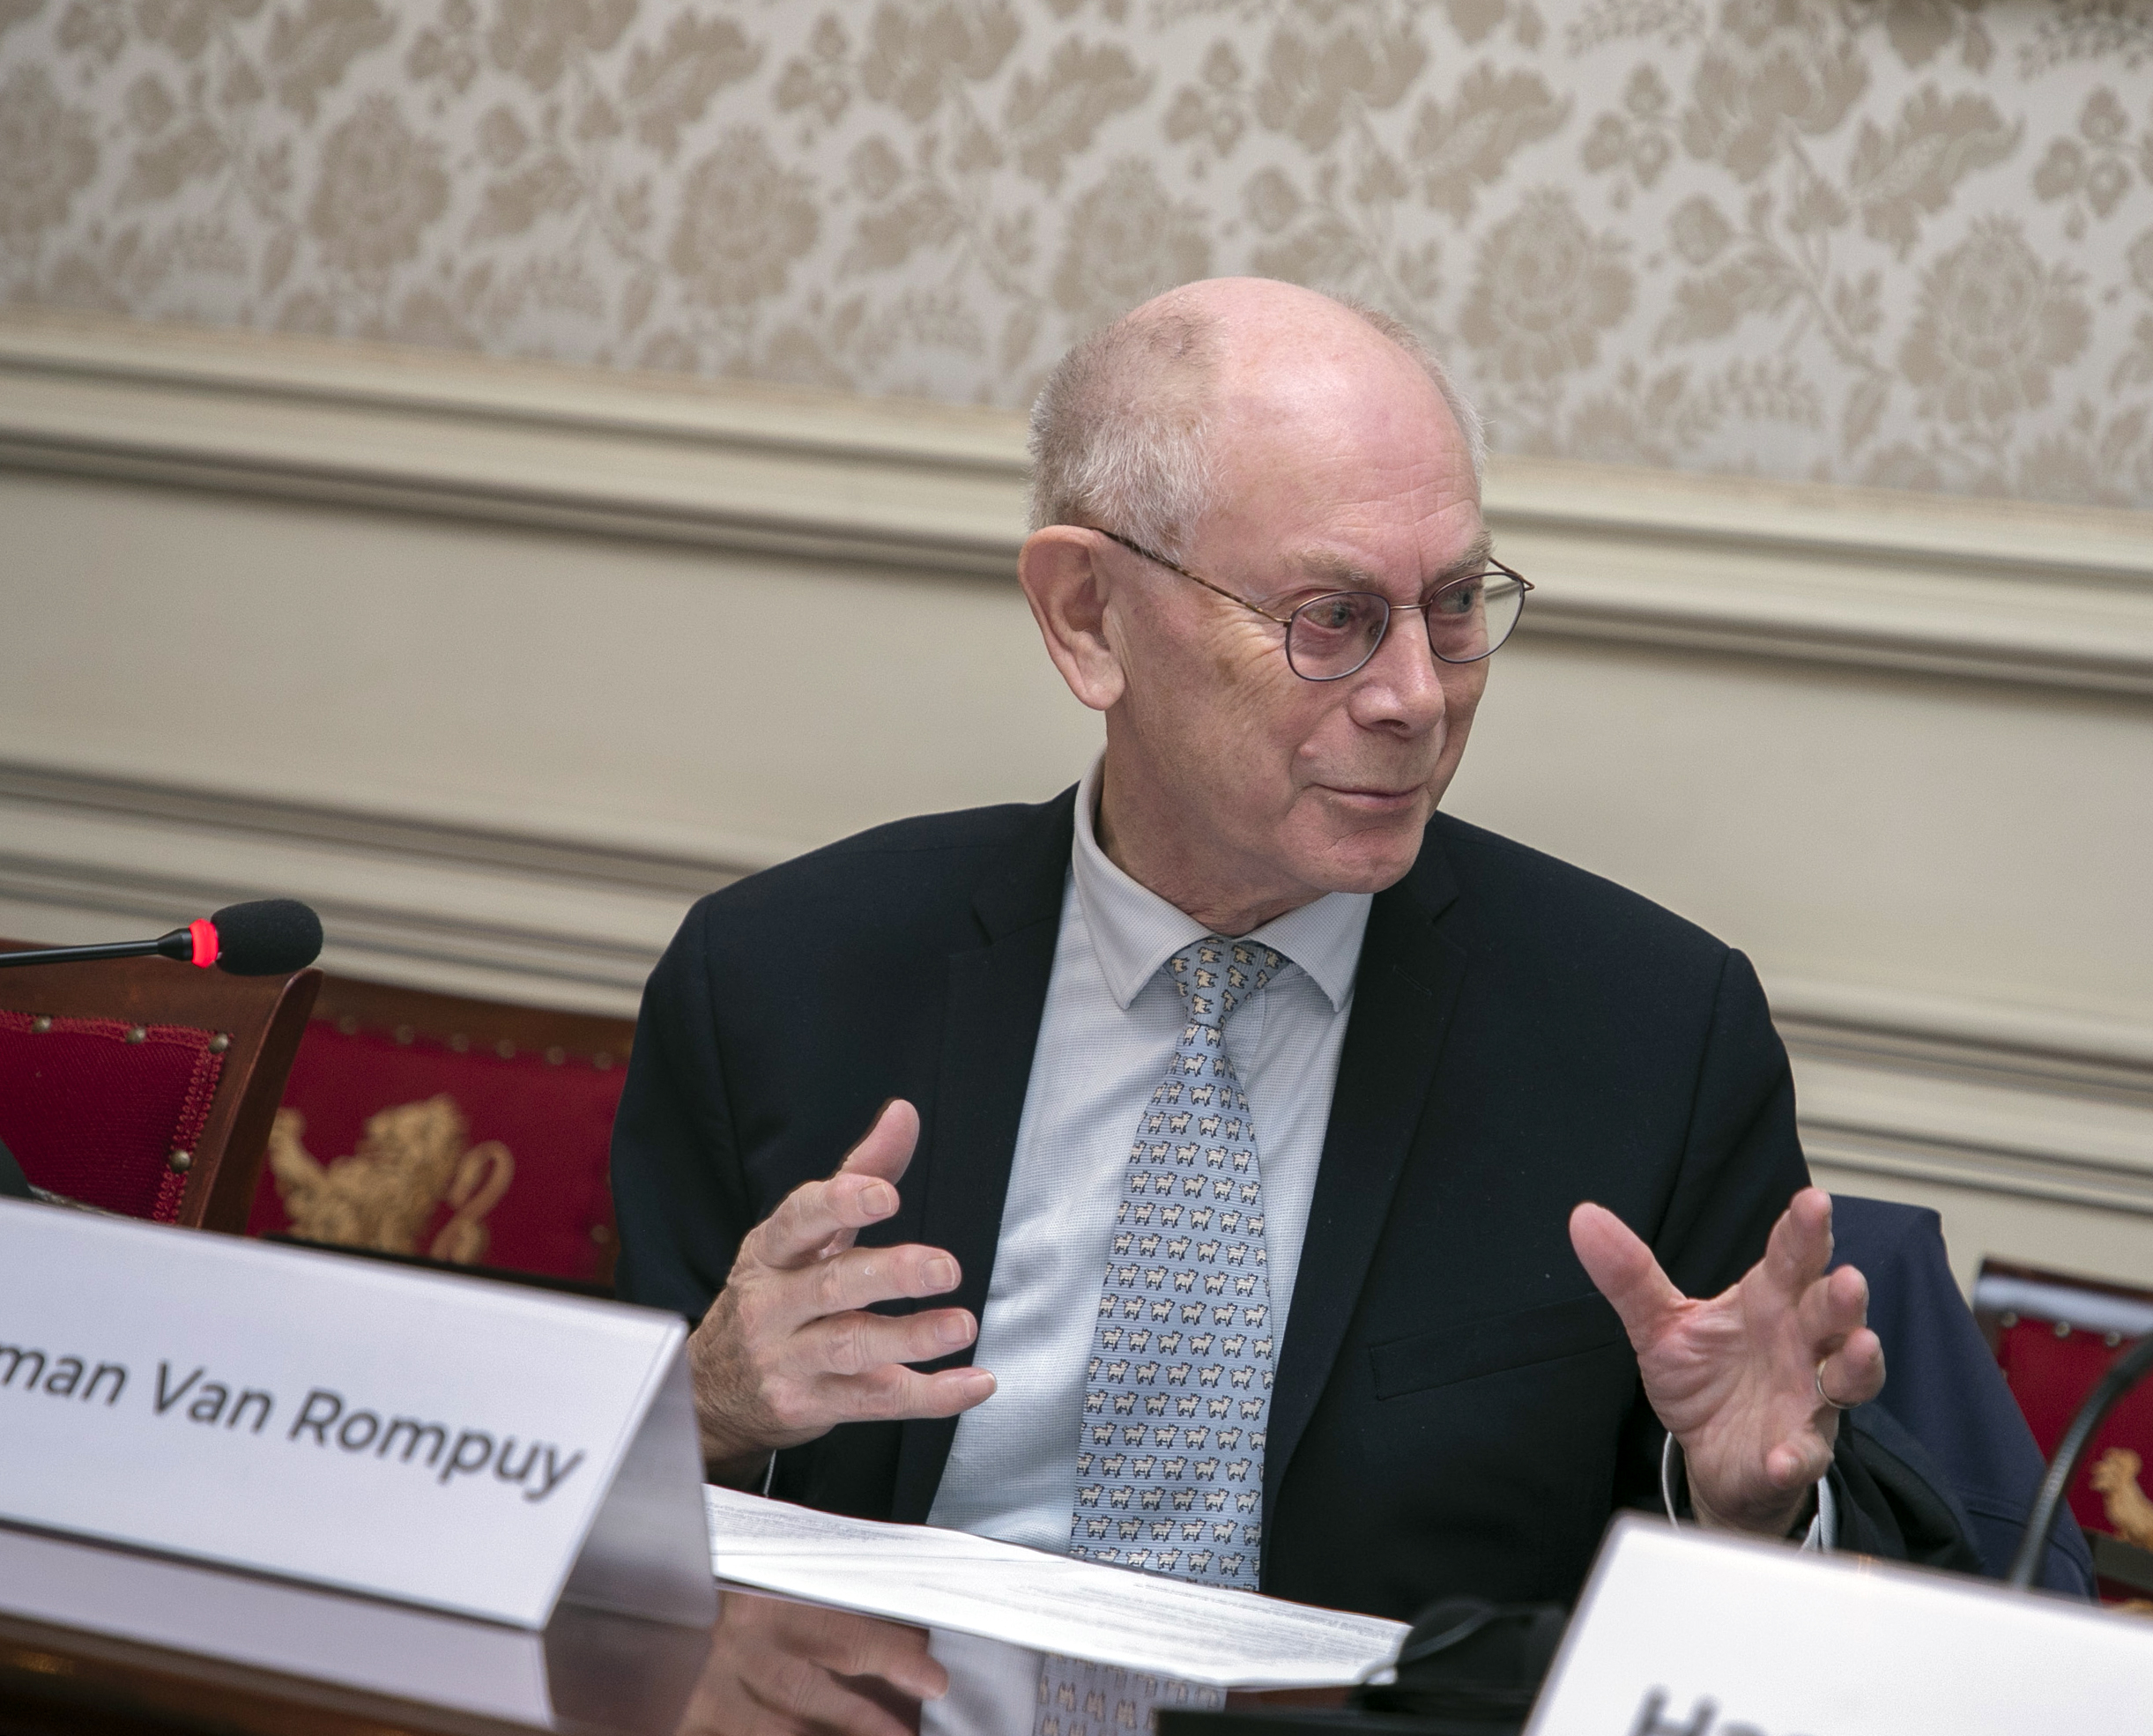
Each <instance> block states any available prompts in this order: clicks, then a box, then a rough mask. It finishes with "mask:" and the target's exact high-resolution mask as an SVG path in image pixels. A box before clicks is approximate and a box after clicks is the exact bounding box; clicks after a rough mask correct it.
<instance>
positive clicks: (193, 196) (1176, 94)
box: [0, 0, 2153, 507]
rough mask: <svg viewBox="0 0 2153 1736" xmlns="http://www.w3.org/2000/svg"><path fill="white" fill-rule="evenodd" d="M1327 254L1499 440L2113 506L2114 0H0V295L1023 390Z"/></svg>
mask: <svg viewBox="0 0 2153 1736" xmlns="http://www.w3.org/2000/svg"><path fill="white" fill-rule="evenodd" d="M1224 271H1258V272H1263V273H1267V274H1270V275H1273V276H1280V277H1287V278H1296V279H1299V280H1302V281H1304V282H1309V283H1313V284H1318V285H1320V286H1327V287H1336V288H1340V289H1345V290H1348V291H1352V292H1354V293H1358V294H1360V295H1362V296H1364V297H1367V298H1369V299H1370V300H1375V301H1377V302H1379V303H1382V304H1384V305H1385V306H1388V307H1390V308H1393V309H1394V310H1395V311H1397V312H1398V313H1399V314H1400V315H1405V316H1407V317H1408V318H1410V319H1412V320H1414V321H1415V322H1416V323H1419V324H1420V325H1422V327H1423V328H1424V329H1425V330H1427V331H1428V332H1429V334H1430V335H1431V336H1432V337H1433V338H1435V339H1436V340H1437V343H1438V344H1440V345H1443V346H1444V348H1445V349H1446V350H1448V351H1449V352H1451V353H1452V354H1453V355H1454V356H1455V357H1456V359H1457V362H1458V366H1459V373H1460V374H1461V375H1462V376H1463V378H1464V380H1465V382H1466V385H1467V387H1468V388H1469V389H1471V390H1472V391H1473V392H1474V394H1475V395H1476V396H1477V397H1478V398H1479V399H1480V400H1481V403H1482V404H1483V406H1484V407H1485V409H1486V411H1487V412H1488V414H1489V420H1490V423H1491V425H1492V430H1493V433H1494V436H1495V439H1496V443H1497V444H1498V446H1500V447H1503V448H1506V449H1515V450H1520V451H1533V452H1549V453H1557V454H1564V455H1571V456H1581V457H1591V458H1598V459H1606V460H1612V461H1617V462H1623V463H1642V464H1662V465H1674V466H1678V467H1684V468H1696V469H1711V470H1735V471H1756V472H1761V473H1764V474H1767V475H1772V476H1778V477H1785V478H1791V479H1811V478H1814V479H1830V480H1839V481H1852V482H1871V483H1882V484H1887V485H1890V486H1904V487H1913V488H1941V489H1946V490H1957V491H1977V492H1985V493H2016V494H2023V495H2028V496H2033V497H2038V498H2042V499H2049V500H2059V501H2108V502H2112V503H2118V504H2123V505H2134V506H2139V507H2153V0H2038V4H2034V0H1991V3H1990V4H1986V5H1983V4H1979V0H1965V3H1964V4H1962V3H1961V0H1537V4H1536V0H1429V3H1428V4H1415V3H1414V0H1368V3H1367V4H1348V0H876V3H875V4H866V3H865V0H860V3H859V4H810V0H739V4H718V3H717V0H699V4H672V3H671V0H412V4H391V0H0V295H4V296H5V297H6V298H8V299H11V300H17V301H22V300H31V301H40V302H46V303H54V304H64V305H77V306H84V307H93V308H111V309H115V310H119V311H122V312H125V313H129V314H133V315H140V316H143V317H150V318H158V319H182V320H197V321H204V322H209V323H217V324H234V325H247V326H257V327H264V328H284V329H290V330H304V331H309V332H334V333H343V334H346V335H353V336H366V337H383V338H395V339H399V340H404V341H411V342H417V343H420V344H442V345H471V346H477V347H479V348H483V349H486V350H491V351H496V352H503V353H514V354H524V355H543V356H553V357H560V358H564V359H568V360H579V361H588V362H595V363H600V364H605V365H612V366H633V367H656V368H664V369H676V370H681V371H685V372H691V373H706V374H743V375H754V376H756V377H760V378H766V379H776V380H791V381H800V382H812V383H815V384H820V385H828V386H832V387H836V388H840V389H847V390H855V391H862V392H872V393H894V394H904V395H912V396H923V397H935V398H945V399H953V400H959V401H968V402H969V401H976V402H982V403H988V404H1005V405H1021V404H1023V403H1025V402H1026V400H1027V399H1028V396H1029V394H1030V392H1031V390H1032V389H1033V387H1034V385H1035V383H1036V381H1037V379H1038V377H1039V374H1040V371H1041V370H1042V369H1043V367H1045V366H1046V365H1047V364H1048V363H1049V362H1050V361H1051V360H1052V358H1053V357H1054V356H1055V354H1057V353H1058V351H1059V350H1060V349H1061V347H1062V346H1063V345H1065V343H1067V342H1068V340H1069V339H1070V338H1072V337H1073V336H1074V335H1076V334H1077V333H1080V332H1081V331H1083V330H1087V329H1088V328H1089V327H1091V326H1093V325H1095V324H1096V323H1099V322H1100V321H1102V320H1103V319H1106V318H1108V317H1109V316H1110V315H1113V314H1114V313H1116V312H1117V311H1118V310H1119V309H1120V308H1124V307H1125V306H1127V305H1129V304H1130V303H1131V302H1132V301H1134V300H1137V299H1139V298H1140V297H1141V296H1143V295H1144V294H1146V293H1148V292H1150V291H1151V290H1153V289H1154V288H1157V287H1159V286H1163V285H1166V284H1169V283H1171V282H1174V281H1176V280H1178V279H1182V278H1192V277H1198V276H1202V275H1206V274H1209V273H1214V272H1224Z"/></svg>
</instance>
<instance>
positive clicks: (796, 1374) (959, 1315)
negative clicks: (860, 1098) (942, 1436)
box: [687, 1099, 994, 1485]
mask: <svg viewBox="0 0 2153 1736" xmlns="http://www.w3.org/2000/svg"><path fill="white" fill-rule="evenodd" d="M918 1139H919V1111H918V1110H917V1109H914V1108H913V1107H912V1106H911V1104H909V1103H908V1102H904V1101H903V1100H902V1099H895V1100H893V1101H892V1102H888V1103H886V1104H884V1105H883V1108H882V1112H881V1114H880V1115H879V1116H877V1117H875V1120H874V1124H873V1125H872V1127H870V1128H869V1129H868V1130H867V1132H866V1135H865V1137H864V1138H863V1139H861V1140H860V1142H859V1144H857V1146H853V1147H852V1149H851V1150H850V1152H848V1153H847V1154H845V1161H843V1163H842V1164H840V1165H839V1166H838V1168H837V1173H836V1174H835V1175H834V1176H830V1177H829V1178H828V1180H827V1181H820V1182H809V1183H806V1184H805V1185H803V1186H801V1187H798V1188H795V1189H794V1190H793V1191H791V1193H790V1194H788V1195H786V1196H785V1198H784V1200H783V1202H782V1203H781V1204H780V1205H779V1206H778V1208H777V1209H776V1211H775V1212H773V1213H770V1215H769V1216H768V1218H766V1219H764V1220H763V1221H762V1222H761V1223H760V1224H758V1225H756V1226H755V1228H754V1229H753V1230H751V1231H749V1232H748V1235H747V1239H746V1241H744V1242H742V1243H740V1251H739V1256H738V1257H736V1258H735V1259H734V1261H733V1263H732V1272H731V1276H729V1277H728V1278H727V1279H726V1280H725V1287H724V1289H722V1290H720V1291H719V1292H718V1293H717V1300H716V1301H715V1302H712V1303H711V1304H710V1311H709V1313H708V1314H706V1315H704V1316H703V1317H702V1324H701V1325H700V1326H698V1327H696V1328H695V1330H694V1333H692V1334H691V1335H690V1337H689V1339H688V1341H687V1356H688V1369H689V1372H690V1374H691V1375H692V1376H693V1377H694V1387H695V1419H696V1422H697V1424H698V1426H699V1428H700V1429H701V1433H702V1457H703V1463H704V1465H705V1467H706V1469H707V1471H708V1473H709V1476H710V1477H711V1478H712V1479H713V1480H716V1481H718V1482H723V1483H732V1484H736V1485H738V1484H745V1483H746V1482H749V1481H751V1480H753V1479H754V1477H755V1476H757V1475H758V1474H759V1473H761V1470H762V1467H763V1465H764V1464H765V1463H766V1462H767V1461H768V1458H769V1456H770V1455H771V1453H773V1452H775V1451H776V1450H777V1449H779V1448H780V1447H793V1446H798V1445H799V1443H801V1442H803V1441H812V1440H813V1439H814V1438H815V1437H816V1436H819V1435H825V1434H828V1432H829V1431H830V1429H832V1428H835V1426H836V1425H837V1424H839V1423H841V1422H864V1421H889V1420H892V1419H894V1418H899V1417H928V1416H954V1415H955V1414H956V1413H958V1412H960V1411H968V1410H969V1409H971V1407H972V1406H974V1405H976V1404H978V1403H979V1402H980V1401H981V1400H982V1399H984V1398H987V1397H988V1396H989V1395H990V1394H991V1393H992V1392H993V1391H994V1376H992V1375H991V1374H989V1373H988V1372H987V1371H986V1370H985V1369H943V1370H942V1371H941V1372H940V1373H939V1374H932V1375H924V1374H920V1373H918V1372H917V1371H916V1370H914V1369H909V1368H907V1367H905V1364H906V1363H908V1362H930V1361H935V1360H937V1359H939V1358H940V1357H944V1356H947V1355H948V1354H950V1352H952V1351H953V1350H958V1349H961V1348H962V1347H964V1346H966V1345H968V1344H969V1343H971V1341H972V1339H974V1337H976V1335H977V1333H978V1331H979V1327H978V1323H977V1322H976V1321H975V1320H974V1319H973V1318H972V1317H971V1315H970V1314H969V1313H968V1312H967V1311H966V1310H965V1309H961V1308H939V1309H929V1310H926V1311H924V1312H922V1313H917V1314H907V1315H900V1316H889V1315H881V1314H870V1313H868V1312H866V1309H867V1308H868V1306H869V1304H871V1303H873V1302H888V1301H891V1300H893V1299H895V1298H896V1297H899V1296H939V1295H947V1293H948V1292H949V1291H951V1290H954V1289H955V1288H956V1287H957V1280H958V1277H959V1273H958V1270H957V1262H956V1260H955V1259H954V1258H953V1257H951V1256H950V1255H948V1254H946V1253H944V1252H943V1251H942V1250H940V1249H939V1248H922V1247H919V1246H917V1244H911V1243H908V1244H906V1245H905V1246H903V1247H899V1248H856V1247H854V1246H853V1243H854V1241H855V1239H856V1238H857V1236H858V1235H859V1232H860V1231H861V1230H863V1229H865V1228H866V1227H867V1226H868V1225H870V1224H874V1223H880V1222H881V1220H883V1219H885V1218H887V1217H888V1216H889V1215H890V1214H891V1213H894V1212H895V1211H896V1209H897V1185H896V1184H897V1182H898V1180H899V1178H900V1177H902V1176H903V1174H904V1172H905V1168H906V1166H907V1165H909V1163H910V1162H911V1161H912V1148H913V1146H915V1145H916V1144H917V1142H918Z"/></svg>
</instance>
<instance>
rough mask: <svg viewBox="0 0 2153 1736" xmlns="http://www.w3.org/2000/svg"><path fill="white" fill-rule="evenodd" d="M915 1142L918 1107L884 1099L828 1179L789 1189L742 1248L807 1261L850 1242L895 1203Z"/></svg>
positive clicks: (774, 1259) (770, 1259)
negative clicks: (862, 1132) (865, 1128)
mask: <svg viewBox="0 0 2153 1736" xmlns="http://www.w3.org/2000/svg"><path fill="white" fill-rule="evenodd" d="M918 1142H919V1111H918V1110H917V1109H914V1108H913V1107H912V1106H911V1104H909V1103H908V1102H905V1101H904V1100H903V1099H902V1097H893V1098H891V1099H890V1101H889V1102H887V1103H885V1104H883V1105H882V1107H881V1109H880V1111H878V1112H877V1114H876V1116H875V1118H874V1120H873V1121H872V1123H871V1124H869V1126H868V1129H867V1131H866V1132H865V1134H863V1135H862V1136H861V1138H860V1141H859V1143H858V1144H857V1145H856V1146H853V1147H852V1149H851V1150H850V1151H849V1152H847V1153H846V1154H845V1156H844V1161H843V1162H842V1163H840V1164H839V1165H838V1166H837V1168H836V1169H835V1171H834V1172H833V1173H832V1174H831V1175H830V1176H829V1177H828V1179H827V1180H824V1181H820V1182H808V1183H804V1184H802V1185H801V1186H799V1187H797V1188H795V1189H793V1191H791V1193H789V1194H787V1195H786V1196H785V1197H784V1198H783V1200H782V1201H780V1202H779V1204H778V1207H777V1209H776V1211H775V1212H773V1213H770V1215H769V1216H768V1218H767V1219H765V1220H763V1221H762V1222H761V1223H760V1224H758V1225H757V1226H756V1227H755V1228H754V1230H752V1231H751V1232H750V1233H749V1234H748V1236H747V1238H746V1242H745V1243H743V1244H742V1248H741V1251H742V1253H743V1254H746V1255H748V1256H749V1257H752V1258H753V1259H754V1261H755V1262H757V1263H758V1264H760V1265H774V1266H780V1267H791V1266H799V1265H810V1264H812V1263H813V1262H814V1261H816V1260H818V1259H826V1258H828V1257H829V1256H830V1255H832V1254H835V1253H838V1252H841V1251H842V1250H844V1249H846V1248H849V1247H850V1246H851V1245H852V1241H853V1238H854V1237H855V1236H857V1235H858V1234H859V1232H860V1231H861V1230H863V1229H865V1228H867V1226H868V1225H870V1224H874V1223H880V1221H881V1220H883V1219H885V1218H887V1217H889V1216H890V1215H891V1214H892V1213H895V1211H896V1209H897V1185H896V1184H897V1182H898V1179H899V1178H900V1177H901V1176H903V1174H904V1172H905V1169H906V1168H907V1167H908V1166H909V1164H910V1163H911V1161H912V1152H913V1148H914V1147H915V1146H917V1144H918Z"/></svg>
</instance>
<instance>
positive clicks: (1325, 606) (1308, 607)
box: [1286, 590, 1391, 681]
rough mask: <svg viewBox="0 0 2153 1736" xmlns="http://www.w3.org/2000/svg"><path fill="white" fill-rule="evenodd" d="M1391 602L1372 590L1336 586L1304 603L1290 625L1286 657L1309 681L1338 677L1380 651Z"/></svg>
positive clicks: (1287, 635)
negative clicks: (1342, 588) (1312, 600)
mask: <svg viewBox="0 0 2153 1736" xmlns="http://www.w3.org/2000/svg"><path fill="white" fill-rule="evenodd" d="M1390 624H1391V605H1389V604H1388V603H1386V602H1385V601H1384V600H1383V598H1381V597H1378V596H1377V595H1376V594H1375V592H1373V591H1370V590H1340V591H1333V593H1332V594H1331V595H1330V596H1328V597H1318V598H1317V599H1316V600H1315V601H1314V602H1313V603H1303V605H1301V606H1300V607H1299V608H1298V609H1296V610H1295V611H1294V614H1293V620H1292V622H1291V624H1290V625H1288V627H1287V629H1286V660H1287V661H1288V663H1290V664H1293V668H1294V673H1295V674H1296V675H1298V676H1300V677H1301V678H1302V679H1303V680H1308V681H1335V680H1337V679H1338V678H1339V677H1340V676H1341V675H1350V674H1352V673H1353V671H1355V670H1356V669H1358V668H1359V667H1360V666H1361V665H1362V664H1364V663H1366V662H1367V661H1368V660H1369V659H1370V657H1374V656H1375V655H1376V647H1377V646H1378V645H1380V644H1381V643H1382V642H1383V630H1384V628H1385V627H1388V626H1389V625H1390Z"/></svg>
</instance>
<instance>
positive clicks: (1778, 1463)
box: [1764, 1422, 1837, 1489]
mask: <svg viewBox="0 0 2153 1736" xmlns="http://www.w3.org/2000/svg"><path fill="white" fill-rule="evenodd" d="M1833 1433H1834V1434H1836V1433H1837V1424H1836V1422H1835V1423H1834V1425H1833ZM1830 1469H1831V1442H1830V1440H1829V1439H1827V1438H1826V1437H1825V1436H1823V1434H1821V1433H1819V1432H1817V1431H1816V1430H1814V1429H1811V1430H1808V1431H1806V1432H1804V1433H1803V1434H1801V1435H1799V1436H1796V1437H1794V1438H1793V1440H1789V1441H1782V1442H1781V1443H1779V1444H1778V1446H1776V1447H1774V1448H1773V1449H1772V1450H1771V1451H1770V1452H1768V1453H1766V1454H1765V1455H1764V1475H1765V1476H1766V1477H1767V1478H1769V1479H1770V1480H1771V1485H1772V1487H1774V1488H1778V1489H1798V1488H1801V1487H1805V1486H1806V1485H1808V1484H1810V1483H1814V1482H1815V1481H1816V1480H1817V1479H1818V1478H1820V1477H1822V1476H1823V1474H1824V1473H1826V1472H1828V1471H1829V1470H1830Z"/></svg>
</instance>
